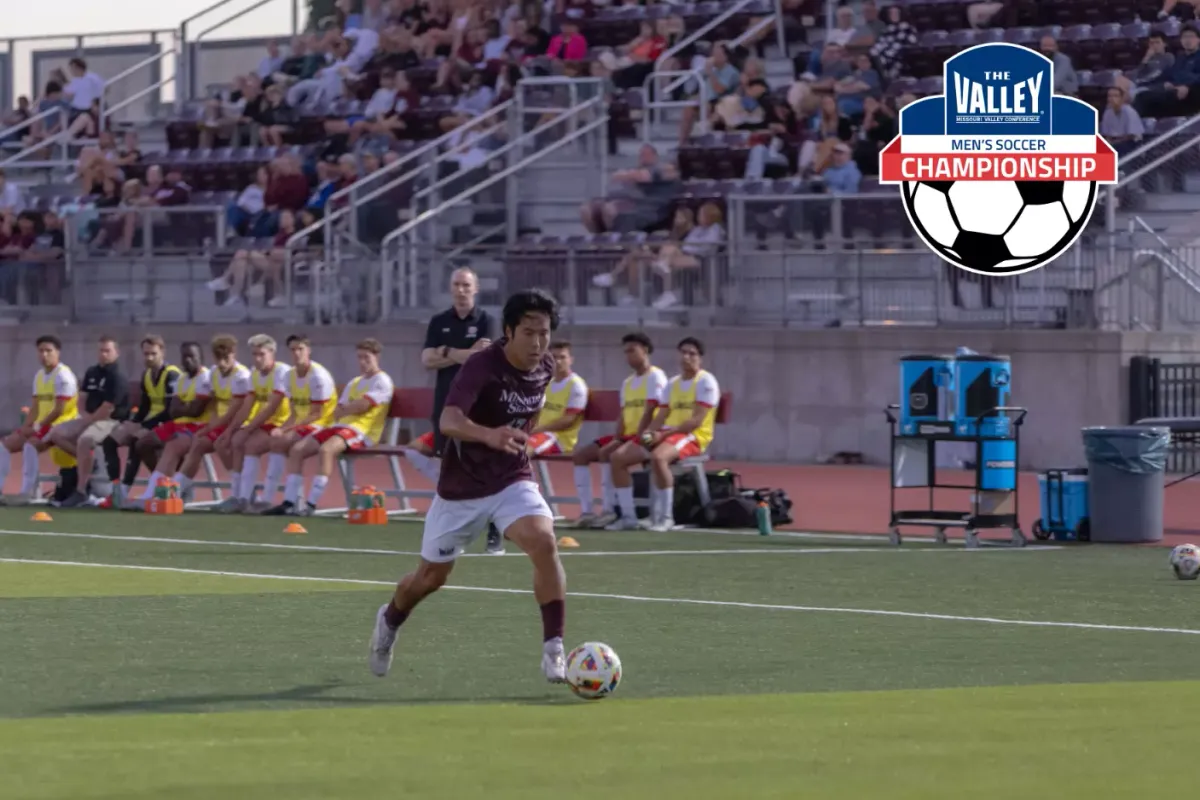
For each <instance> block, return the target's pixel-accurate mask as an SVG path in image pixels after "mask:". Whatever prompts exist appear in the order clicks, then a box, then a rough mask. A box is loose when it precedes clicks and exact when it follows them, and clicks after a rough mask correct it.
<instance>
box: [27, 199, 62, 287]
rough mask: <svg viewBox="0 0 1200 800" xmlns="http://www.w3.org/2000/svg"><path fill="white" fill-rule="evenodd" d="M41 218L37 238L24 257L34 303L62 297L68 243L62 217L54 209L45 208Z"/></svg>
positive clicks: (28, 285) (36, 227) (28, 284)
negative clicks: (63, 264)
mask: <svg viewBox="0 0 1200 800" xmlns="http://www.w3.org/2000/svg"><path fill="white" fill-rule="evenodd" d="M40 222H41V224H40V226H35V236H34V240H33V242H32V243H31V244H30V245H29V246H28V247H27V248H26V249H25V252H24V253H22V254H21V257H20V261H21V263H22V264H23V265H24V267H23V269H24V271H25V275H26V277H27V278H28V280H27V281H26V289H27V292H28V299H29V303H30V304H31V305H46V304H50V303H58V302H61V299H62V285H63V279H64V274H63V270H62V266H61V264H62V261H63V256H64V253H65V249H64V248H65V246H66V240H65V238H64V236H63V222H62V218H61V217H59V216H58V214H56V213H54V212H53V211H44V212H42V214H41V219H40Z"/></svg>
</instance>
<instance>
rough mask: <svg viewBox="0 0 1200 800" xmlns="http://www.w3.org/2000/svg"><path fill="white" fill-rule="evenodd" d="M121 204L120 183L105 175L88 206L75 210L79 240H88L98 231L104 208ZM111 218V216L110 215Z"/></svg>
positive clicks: (93, 237)
mask: <svg viewBox="0 0 1200 800" xmlns="http://www.w3.org/2000/svg"><path fill="white" fill-rule="evenodd" d="M120 204H121V184H120V183H118V182H117V180H116V179H115V178H112V177H107V178H105V179H104V180H103V181H102V182H101V183H100V191H99V192H98V193H97V194H96V196H95V199H94V200H92V203H91V207H90V208H84V209H81V210H80V211H78V212H76V215H75V221H76V226H77V228H78V229H79V230H80V234H79V235H80V238H81V241H85V242H90V241H92V240H93V239H95V238H96V235H97V234H98V233H99V232H100V227H101V225H102V222H103V220H104V219H105V217H104V215H103V214H102V213H101V212H102V211H103V210H105V209H111V208H116V207H118V206H119V205H120ZM110 219H111V217H110Z"/></svg>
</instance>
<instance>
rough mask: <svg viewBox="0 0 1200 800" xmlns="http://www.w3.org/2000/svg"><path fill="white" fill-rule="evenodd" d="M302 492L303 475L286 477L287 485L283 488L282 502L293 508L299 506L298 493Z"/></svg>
mask: <svg viewBox="0 0 1200 800" xmlns="http://www.w3.org/2000/svg"><path fill="white" fill-rule="evenodd" d="M303 491H304V476H303V475H299V474H296V475H288V476H287V483H286V484H284V487H283V502H285V503H291V504H292V505H293V506H295V505H297V504H299V502H300V493H301V492H303Z"/></svg>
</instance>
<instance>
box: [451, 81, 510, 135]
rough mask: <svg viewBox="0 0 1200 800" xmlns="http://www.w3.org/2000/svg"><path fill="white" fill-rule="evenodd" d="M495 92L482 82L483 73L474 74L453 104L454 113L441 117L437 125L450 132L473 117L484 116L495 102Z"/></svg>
mask: <svg viewBox="0 0 1200 800" xmlns="http://www.w3.org/2000/svg"><path fill="white" fill-rule="evenodd" d="M495 98H496V95H495V92H493V91H492V87H490V86H488V85H487V84H486V83H484V81H483V73H481V72H476V73H474V74H472V75H471V80H470V81H469V82H468V83H467V85H466V87H465V88H464V89H463V93H462V94H461V95H460V96H459V98H458V102H457V103H455V104H454V113H453V114H450V115H448V116H445V117H442V118H441V120H440V121H439V122H438V125H439V126H440V127H441V129H442V130H443V131H451V130H453V129H455V128H457V127H458V126H459V125H463V124H466V123H467V122H468V121H469V120H471V119H473V118H474V117H478V116H480V115H482V114H486V113H487V111H488V109H490V108H491V107H492V103H493V102H495Z"/></svg>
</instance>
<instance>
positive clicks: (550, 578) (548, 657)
mask: <svg viewBox="0 0 1200 800" xmlns="http://www.w3.org/2000/svg"><path fill="white" fill-rule="evenodd" d="M503 317H504V318H503V321H502V323H503V333H504V338H502V339H500V340H499V341H497V342H494V343H493V344H491V345H488V346H487V347H485V348H483V349H482V350H480V351H479V352H478V353H475V354H474V355H472V356H471V357H470V358H468V359H467V360H466V362H465V363H464V364H463V365H462V369H461V370H460V371H459V373H458V375H457V376H456V377H455V378H454V382H453V383H451V384H450V392H449V395H448V396H447V398H446V406H445V408H444V409H443V410H442V415H441V419H440V427H441V430H442V433H443V434H444V435H445V436H446V437H447V439H448V440H449V441H448V443H447V445H446V449H445V452H444V453H443V456H442V472H441V475H440V477H439V478H438V485H437V495H436V496H435V497H434V499H433V505H432V506H430V508H429V515H428V516H427V517H426V518H425V532H424V536H423V537H422V540H421V559H420V561H419V562H418V563H417V568H416V570H415V571H413V572H411V573H409V574H408V575H406V576H405V577H404V578H403V579H401V581H400V583H399V584H398V585H397V586H396V592H395V594H394V595H393V596H392V599H391V601H390V602H388V603H386V604H385V605H383V606H380V608H379V612H378V613H377V614H376V618H375V630H374V631H373V632H372V634H371V653H370V665H371V671H372V672H374V673H375V674H376V675H378V676H379V677H381V678H382V677H383V676H384V675H387V673H388V669H389V668H390V667H391V665H392V653H393V650H394V648H395V645H396V633H397V631H398V630H399V628H400V626H401V625H402V624H403V623H404V621H405V620H406V619H408V616H409V614H411V613H412V610H413V609H414V608H416V606H417V604H418V603H420V602H421V601H422V600H424V599H425V598H426V597H428V596H429V595H431V594H433V593H434V592H436V591H437V590H438V589H440V588H441V587H442V586H443V585H444V584H445V583H446V579H447V578H448V577H450V571H451V570H453V569H454V560H455V559H456V558H458V555H459V553H461V552H462V551H463V549H464V548H465V547H466V546H467V545H469V544H470V543H471V542H472V541H473V540H474V539H476V538H477V537H478V536H479V535H480V534H481V533H483V532H484V531H486V530H487V528H488V525H489V524H492V523H495V525H496V527H497V528H499V529H500V532H501V534H503V536H505V537H506V538H507V539H508V540H509V541H511V542H512V543H513V544H515V545H516V546H517V547H519V548H521V550H523V551H524V552H525V553H526V554H527V555H528V556H529V559H530V561H532V562H533V594H534V597H535V598H536V599H537V602H538V605H539V606H541V612H542V641H543V645H542V672H543V673H544V674H545V676H546V678H547V679H548V680H549V681H550V682H552V683H562V682H563V681H564V680H565V679H566V662H565V659H564V657H563V626H564V623H565V619H566V606H565V602H566V592H567V588H566V575H565V574H564V573H563V568H562V562H561V561H560V560H559V558H558V543H557V541H556V540H555V538H554V515H553V514H552V513H551V511H550V507H549V506H548V505H547V504H546V500H545V498H543V497H542V493H541V491H540V490H539V489H538V485H537V483H535V482H534V480H533V471H532V470H531V469H530V466H529V455H528V453H527V452H526V449H525V443H526V440H527V439H528V437H529V431H530V429H531V428H532V426H533V423H534V420H535V419H536V418H537V416H538V413H539V412H540V411H541V408H542V402H543V400H544V398H545V393H546V385H547V384H548V383H549V382H550V378H551V376H552V375H553V373H554V358H553V357H552V356H551V355H550V334H551V332H552V331H554V329H555V328H557V327H558V306H557V304H556V303H555V301H554V300H553V298H551V297H550V296H548V295H546V294H544V293H542V292H539V291H536V290H530V291H525V292H519V293H517V294H514V295H513V296H512V297H510V298H508V302H506V303H505V304H504V315H503Z"/></svg>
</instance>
